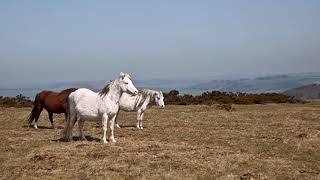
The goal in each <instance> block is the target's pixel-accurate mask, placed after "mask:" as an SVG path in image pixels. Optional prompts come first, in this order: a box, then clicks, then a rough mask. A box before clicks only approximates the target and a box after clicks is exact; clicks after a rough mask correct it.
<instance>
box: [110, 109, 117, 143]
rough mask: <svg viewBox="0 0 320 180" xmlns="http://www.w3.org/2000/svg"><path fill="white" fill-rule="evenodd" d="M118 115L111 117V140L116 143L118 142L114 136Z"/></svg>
mask: <svg viewBox="0 0 320 180" xmlns="http://www.w3.org/2000/svg"><path fill="white" fill-rule="evenodd" d="M116 117H117V115H116V114H115V115H114V116H113V117H112V118H111V119H110V130H111V133H110V141H111V142H113V143H115V142H117V141H116V140H115V138H114V124H115V120H116Z"/></svg>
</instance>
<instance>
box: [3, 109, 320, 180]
mask: <svg viewBox="0 0 320 180" xmlns="http://www.w3.org/2000/svg"><path fill="white" fill-rule="evenodd" d="M233 107H234V108H235V109H236V111H231V112H229V111H224V110H219V109H217V108H215V107H214V106H205V105H196V106H167V107H166V108H165V109H161V110H160V109H158V108H151V109H149V110H148V111H147V112H146V115H145V120H144V126H145V129H143V130H139V129H136V128H135V127H134V124H135V120H134V119H135V114H134V113H120V117H119V123H120V124H121V125H122V126H123V128H121V129H116V139H117V140H118V142H117V143H116V144H112V143H109V144H106V145H104V144H101V143H100V142H99V141H100V137H101V129H100V128H98V127H97V124H98V123H97V122H94V121H87V122H86V124H85V134H86V136H87V139H89V141H88V142H83V141H78V140H76V141H75V142H72V143H67V142H64V141H62V140H61V138H62V131H63V129H58V130H54V129H50V128H49V127H51V126H50V123H49V120H48V119H47V118H48V117H47V114H46V113H43V114H42V115H41V117H40V120H39V127H41V128H40V129H37V130H36V129H32V128H28V127H24V125H25V119H26V118H27V117H28V114H29V113H30V111H31V109H30V108H19V109H18V108H1V109H0V123H1V124H2V128H1V129H0V138H1V146H0V152H1V153H0V161H1V164H0V171H1V178H2V179H8V178H9V179H16V178H19V179H58V178H63V179H66V178H72V179H106V178H110V179H319V178H320V166H319V163H320V122H319V120H320V104H318V103H313V104H281V105H279V104H268V105H234V106H233ZM54 120H55V122H56V123H57V124H58V125H59V126H62V127H63V126H64V117H63V115H55V117H54ZM74 134H75V136H77V135H78V129H77V127H76V128H75V129H74ZM75 139H76V138H75Z"/></svg>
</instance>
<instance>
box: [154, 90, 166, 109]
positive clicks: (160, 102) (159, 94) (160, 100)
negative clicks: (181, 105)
mask: <svg viewBox="0 0 320 180" xmlns="http://www.w3.org/2000/svg"><path fill="white" fill-rule="evenodd" d="M163 99H164V97H163V93H162V92H161V91H156V93H155V94H154V101H155V102H156V104H157V105H158V106H159V107H161V108H164V101H163Z"/></svg>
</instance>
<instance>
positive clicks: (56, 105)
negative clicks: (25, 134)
mask: <svg viewBox="0 0 320 180" xmlns="http://www.w3.org/2000/svg"><path fill="white" fill-rule="evenodd" d="M77 89H78V88H69V89H65V90H63V91H61V92H60V93H58V92H53V91H41V92H40V93H38V94H37V95H36V97H35V100H34V103H33V104H34V105H33V109H32V111H31V113H30V116H29V119H28V120H29V125H30V126H31V124H32V122H33V120H35V124H34V128H36V129H37V128H38V126H37V121H38V119H39V116H40V114H41V111H42V110H43V108H44V109H46V110H47V111H48V115H49V120H50V122H51V125H52V128H55V125H54V123H53V113H57V114H60V113H64V115H65V117H66V118H67V113H68V96H69V94H70V93H72V92H73V91H75V90H77Z"/></svg>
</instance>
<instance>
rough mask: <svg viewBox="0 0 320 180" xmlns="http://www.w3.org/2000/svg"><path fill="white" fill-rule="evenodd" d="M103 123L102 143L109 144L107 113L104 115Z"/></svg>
mask: <svg viewBox="0 0 320 180" xmlns="http://www.w3.org/2000/svg"><path fill="white" fill-rule="evenodd" d="M101 121H102V123H101V124H102V134H103V136H102V139H101V142H102V143H108V142H107V130H108V115H107V114H106V113H104V114H103V115H102V118H101Z"/></svg>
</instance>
